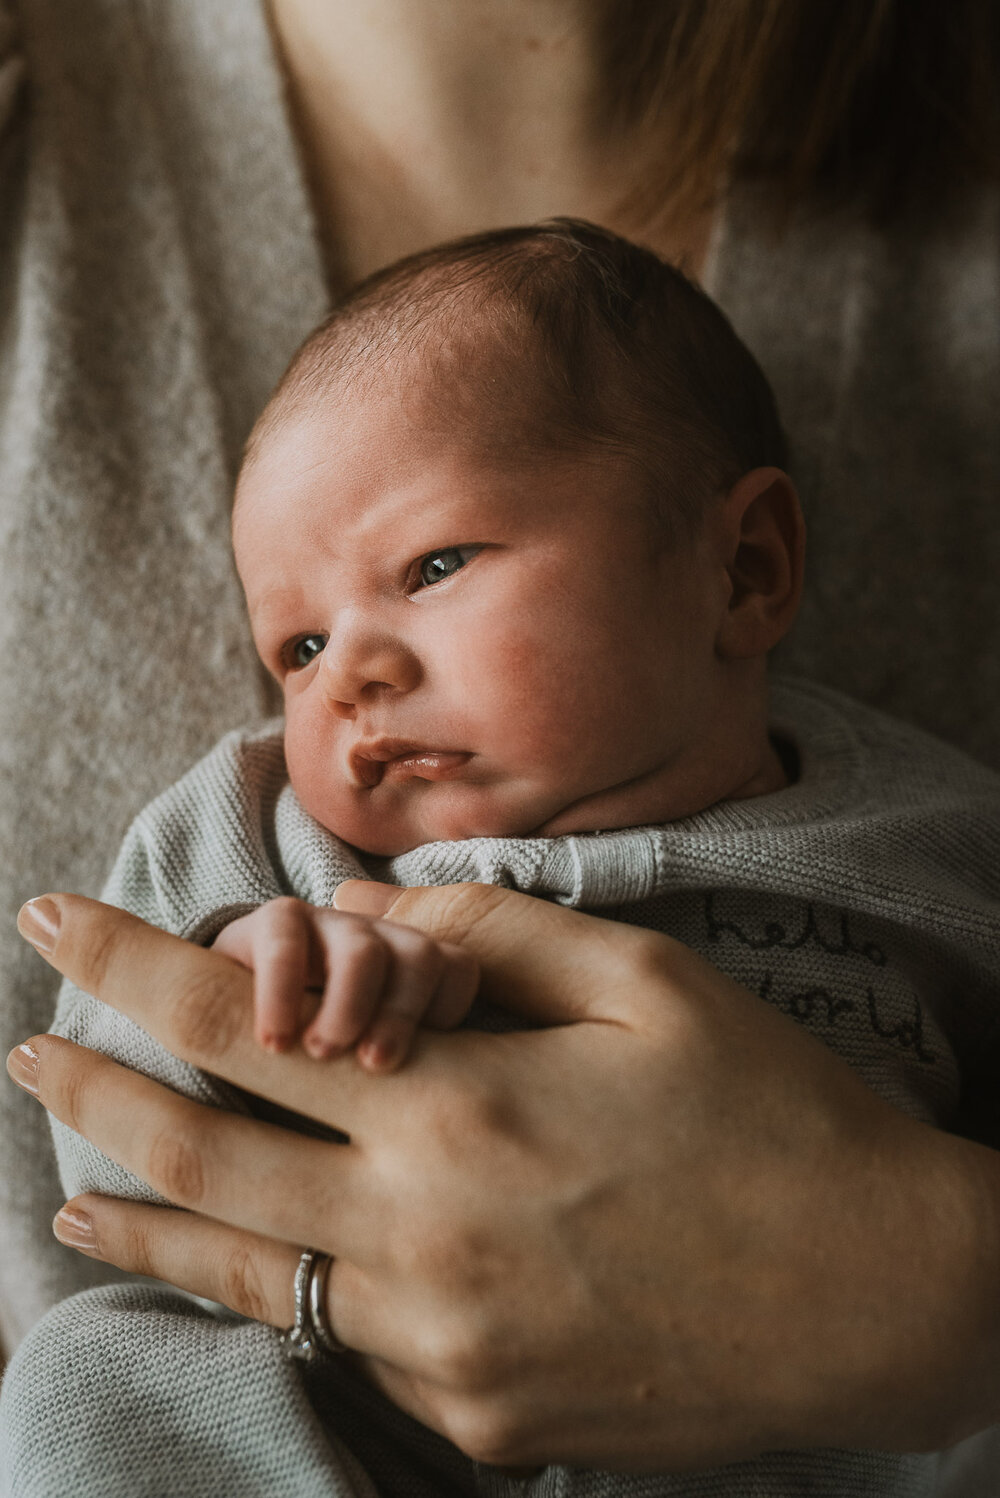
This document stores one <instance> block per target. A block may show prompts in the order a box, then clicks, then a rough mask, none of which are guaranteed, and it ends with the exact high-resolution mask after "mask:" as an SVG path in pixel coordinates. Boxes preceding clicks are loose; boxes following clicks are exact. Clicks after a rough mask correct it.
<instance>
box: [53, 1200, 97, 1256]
mask: <svg viewBox="0 0 1000 1498" xmlns="http://www.w3.org/2000/svg"><path fill="white" fill-rule="evenodd" d="M52 1231H53V1232H54V1233H55V1235H56V1237H57V1238H58V1239H59V1242H60V1243H65V1244H66V1247H67V1248H83V1249H94V1248H96V1247H97V1234H96V1233H95V1232H94V1224H93V1221H92V1220H91V1218H90V1215H89V1214H88V1213H87V1212H81V1211H80V1210H79V1208H78V1207H63V1208H62V1210H61V1211H60V1212H57V1213H56V1215H55V1217H54V1218H53V1219H52Z"/></svg>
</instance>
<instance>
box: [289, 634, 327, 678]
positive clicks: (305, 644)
mask: <svg viewBox="0 0 1000 1498" xmlns="http://www.w3.org/2000/svg"><path fill="white" fill-rule="evenodd" d="M326 639H327V637H326V635H302V636H301V637H300V638H299V639H297V640H293V641H292V643H291V644H290V645H288V646H286V647H285V657H286V662H287V664H288V667H289V669H290V670H292V671H301V670H302V667H303V666H308V664H309V662H310V661H314V660H315V659H316V657H317V656H318V655H321V654H322V653H323V650H324V648H325V646H326Z"/></svg>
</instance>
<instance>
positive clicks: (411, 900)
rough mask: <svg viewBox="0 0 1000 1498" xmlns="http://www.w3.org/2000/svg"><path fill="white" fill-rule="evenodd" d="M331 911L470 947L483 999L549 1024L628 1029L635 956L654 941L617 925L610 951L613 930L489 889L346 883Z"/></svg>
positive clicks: (569, 912)
mask: <svg viewBox="0 0 1000 1498" xmlns="http://www.w3.org/2000/svg"><path fill="white" fill-rule="evenodd" d="M333 903H334V907H335V908H336V909H337V910H345V911H350V912H351V913H353V914H355V915H365V916H369V917H371V918H372V919H376V920H390V921H397V922H399V924H400V925H402V926H412V927H413V928H414V929H415V930H417V931H422V932H423V933H424V934H425V935H426V936H432V937H434V938H435V939H436V940H437V941H449V942H454V943H455V944H456V945H457V946H460V947H463V948H464V949H465V951H467V952H470V953H471V954H472V955H473V956H474V957H475V958H476V959H477V960H478V962H479V965H480V969H481V971H482V985H481V990H480V991H481V993H482V995H483V997H484V998H487V999H489V1000H490V1001H491V1002H492V1003H494V1004H499V1005H500V1006H501V1007H502V1008H504V1009H510V1010H513V1011H514V1012H515V1013H517V1014H521V1015H525V1016H527V1017H528V1018H531V1019H535V1020H542V1021H544V1022H547V1023H548V1024H565V1023H569V1022H571V1021H573V1020H582V1019H591V1020H600V1019H603V1020H620V1019H622V1018H623V1017H624V1015H623V1008H624V1006H625V1004H626V1001H627V998H628V995H629V992H630V990H632V989H634V983H635V977H636V970H635V967H634V965H633V964H632V963H630V961H629V958H630V956H634V955H635V954H633V953H632V952H631V948H632V946H633V945H634V944H635V943H636V942H637V941H638V940H642V939H643V938H646V939H648V935H649V933H648V932H640V931H638V930H636V928H634V927H629V926H623V925H621V924H619V923H617V922H616V923H615V924H614V927H613V931H614V936H615V940H614V941H609V940H608V934H609V932H610V931H611V929H612V928H611V926H610V923H609V922H607V921H603V920H600V919H598V918H597V917H596V916H589V915H581V914H580V912H579V911H577V910H567V909H566V908H565V907H564V906H562V905H553V904H551V903H550V902H549V901H547V900H540V899H538V898H537V897H535V896H532V895H522V894H519V893H518V892H517V891H516V890H511V889H498V888H497V887H496V886H495V885H492V884H446V885H441V886H438V887H427V886H418V887H416V888H410V889H400V888H399V887H398V886H397V885H393V884H375V883H370V882H368V881H367V880H362V879H349V880H347V881H346V882H345V883H344V884H341V885H340V886H339V887H338V888H337V891H336V893H335V895H334V900H333ZM629 970H631V976H632V983H629V982H628V977H627V974H628V971H629Z"/></svg>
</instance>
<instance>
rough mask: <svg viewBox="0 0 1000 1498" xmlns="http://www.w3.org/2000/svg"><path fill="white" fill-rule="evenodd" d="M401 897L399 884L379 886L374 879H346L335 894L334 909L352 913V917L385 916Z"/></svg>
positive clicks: (338, 886)
mask: <svg viewBox="0 0 1000 1498" xmlns="http://www.w3.org/2000/svg"><path fill="white" fill-rule="evenodd" d="M399 895H400V888H399V886H398V885H397V884H377V883H375V881H374V880H372V879H345V880H344V882H343V884H338V885H337V888H336V889H335V890H334V892H333V908H334V910H347V911H350V913H351V915H372V916H378V915H385V913H386V911H387V910H388V909H389V906H390V905H392V904H393V902H394V901H395V900H397V899H398V898H399Z"/></svg>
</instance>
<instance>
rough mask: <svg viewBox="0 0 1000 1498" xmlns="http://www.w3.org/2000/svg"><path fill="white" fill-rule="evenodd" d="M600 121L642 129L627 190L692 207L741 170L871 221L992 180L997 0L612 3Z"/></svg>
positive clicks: (792, 199) (639, 209)
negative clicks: (638, 170)
mask: <svg viewBox="0 0 1000 1498" xmlns="http://www.w3.org/2000/svg"><path fill="white" fill-rule="evenodd" d="M601 17H602V18H601V20H600V22H599V24H600V26H601V27H602V32H603V34H602V35H601V36H600V37H599V39H598V44H599V46H600V50H601V53H602V55H603V56H604V58H605V59H606V75H605V81H606V89H607V98H606V100H605V104H606V106H607V107H608V110H609V112H610V114H611V116H612V118H613V119H614V118H617V120H618V121H619V122H620V123H622V124H628V125H633V124H635V123H636V121H645V122H646V123H647V124H648V127H649V139H650V155H649V157H648V158H647V159H646V160H645V161H644V162H643V164H642V165H643V169H642V174H641V175H642V187H641V189H637V191H636V193H635V194H634V195H633V197H632V198H630V199H629V200H627V203H626V205H625V208H626V212H628V211H629V209H631V215H630V217H629V220H628V221H630V222H632V221H634V216H635V215H637V216H638V218H639V220H640V221H642V222H644V223H645V224H646V226H647V228H648V227H649V226H650V225H651V224H652V223H654V222H655V220H656V218H657V216H658V215H657V209H658V208H660V207H662V205H664V204H669V205H670V208H671V210H672V211H674V212H677V211H679V210H683V209H684V208H687V209H688V210H697V209H698V208H701V207H704V206H705V205H706V204H707V203H708V202H710V201H711V200H712V199H713V197H714V196H715V194H716V191H717V189H718V186H719V184H720V183H722V182H725V181H728V180H730V178H732V177H741V176H744V177H745V176H754V177H759V178H760V179H761V180H762V181H764V182H765V183H766V184H767V185H768V187H769V189H770V191H771V195H772V197H773V200H774V203H775V206H776V208H777V209H778V210H779V212H780V211H781V210H782V209H783V210H785V211H786V212H787V210H789V209H790V208H791V207H792V206H794V204H795V203H796V202H797V201H798V200H799V199H800V198H802V197H803V196H806V195H808V196H810V197H811V198H823V197H825V198H827V199H829V200H830V201H832V202H838V201H839V202H848V203H849V204H850V206H851V207H852V208H854V209H855V210H858V209H860V210H861V211H865V212H867V213H868V214H869V215H871V216H872V217H873V218H875V219H879V218H882V219H884V218H888V217H892V216H894V215H896V214H898V213H899V212H901V211H904V210H905V209H906V208H907V207H908V206H910V205H911V204H914V203H920V202H933V201H935V200H936V201H940V200H941V199H942V197H944V198H947V197H948V196H949V195H950V194H951V193H953V192H955V191H958V190H961V189H962V188H963V187H966V186H968V185H969V183H971V182H974V181H976V180H991V181H994V182H996V181H998V180H1000V3H998V0H614V3H611V4H607V5H604V6H602V7H601Z"/></svg>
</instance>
